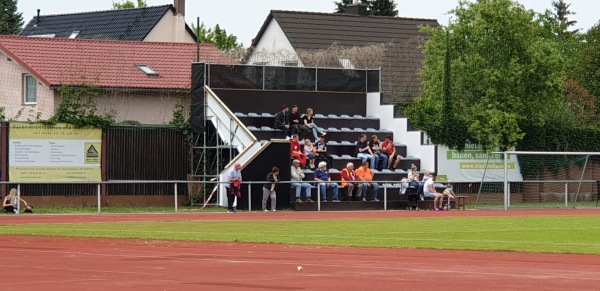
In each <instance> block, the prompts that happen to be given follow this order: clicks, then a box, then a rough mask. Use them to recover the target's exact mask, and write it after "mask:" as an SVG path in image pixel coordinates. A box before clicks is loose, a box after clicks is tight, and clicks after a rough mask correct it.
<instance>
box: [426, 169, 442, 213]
mask: <svg viewBox="0 0 600 291" xmlns="http://www.w3.org/2000/svg"><path fill="white" fill-rule="evenodd" d="M426 174H427V172H426ZM436 177H437V174H436V173H432V174H431V177H430V178H429V179H427V181H425V184H424V185H423V194H425V197H427V198H433V207H434V209H435V211H442V210H444V207H443V205H442V204H443V202H444V194H442V193H438V192H437V191H436V190H435V178H436Z"/></svg>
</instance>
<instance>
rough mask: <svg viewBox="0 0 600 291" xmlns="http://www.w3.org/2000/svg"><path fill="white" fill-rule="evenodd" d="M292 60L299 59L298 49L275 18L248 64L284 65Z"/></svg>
mask: <svg viewBox="0 0 600 291" xmlns="http://www.w3.org/2000/svg"><path fill="white" fill-rule="evenodd" d="M290 61H298V56H297V54H296V50H294V47H293V46H292V44H291V43H290V41H289V40H288V39H287V37H286V36H285V33H284V32H283V30H282V29H281V26H279V23H277V20H275V19H273V20H271V22H270V23H269V25H268V26H267V29H266V30H265V32H264V33H263V35H262V37H261V39H260V41H259V42H258V44H257V45H256V47H255V48H254V51H253V52H252V54H251V55H250V57H249V58H248V64H250V65H253V64H265V65H270V66H282V65H284V63H285V62H290ZM299 65H301V64H299Z"/></svg>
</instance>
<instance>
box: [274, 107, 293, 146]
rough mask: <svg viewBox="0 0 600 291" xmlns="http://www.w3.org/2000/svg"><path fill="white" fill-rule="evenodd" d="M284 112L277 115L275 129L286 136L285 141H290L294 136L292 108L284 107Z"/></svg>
mask: <svg viewBox="0 0 600 291" xmlns="http://www.w3.org/2000/svg"><path fill="white" fill-rule="evenodd" d="M282 107H283V108H282V110H281V111H279V112H277V114H275V125H274V126H273V128H274V129H279V130H281V131H283V133H284V134H285V139H290V138H291V136H292V128H291V126H290V116H289V112H290V107H289V106H287V105H283V106H282Z"/></svg>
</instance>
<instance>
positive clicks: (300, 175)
mask: <svg viewBox="0 0 600 291" xmlns="http://www.w3.org/2000/svg"><path fill="white" fill-rule="evenodd" d="M304 176H305V175H304V172H302V169H301V168H300V161H299V160H293V161H292V168H291V178H290V181H291V182H292V187H293V188H294V189H295V190H296V203H302V199H301V198H300V194H301V191H302V189H304V191H305V192H306V202H308V203H313V200H312V199H310V196H311V193H310V190H311V189H310V184H308V183H302V179H304Z"/></svg>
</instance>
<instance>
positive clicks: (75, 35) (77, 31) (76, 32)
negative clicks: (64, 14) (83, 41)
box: [69, 30, 79, 38]
mask: <svg viewBox="0 0 600 291" xmlns="http://www.w3.org/2000/svg"><path fill="white" fill-rule="evenodd" d="M77 36H79V30H76V31H73V32H71V35H69V38H76V37H77Z"/></svg>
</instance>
